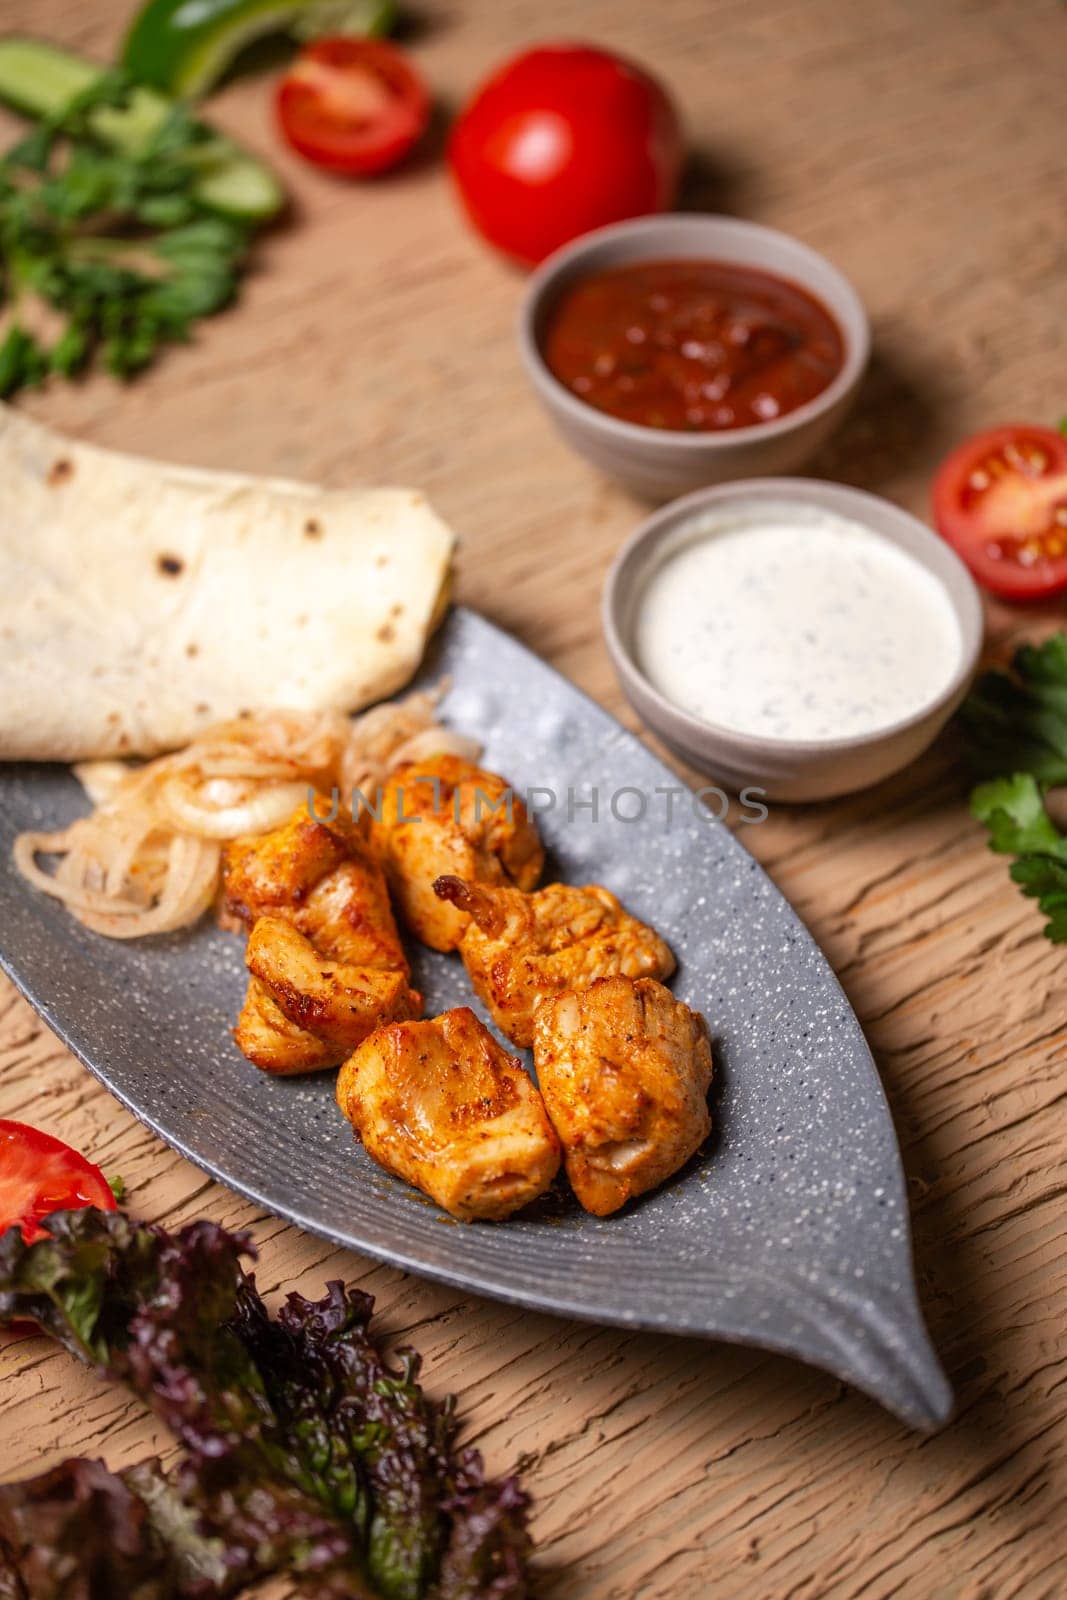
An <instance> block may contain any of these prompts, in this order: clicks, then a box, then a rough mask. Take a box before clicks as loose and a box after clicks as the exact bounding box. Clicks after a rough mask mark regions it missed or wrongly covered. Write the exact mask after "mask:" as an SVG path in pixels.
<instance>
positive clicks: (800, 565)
mask: <svg viewBox="0 0 1067 1600" xmlns="http://www.w3.org/2000/svg"><path fill="white" fill-rule="evenodd" d="M604 628H605V632H606V635H607V640H608V645H609V648H610V650H611V654H612V657H613V659H614V662H615V667H616V671H617V672H618V674H619V678H620V681H621V683H622V687H623V689H624V691H625V693H626V696H627V698H628V699H629V701H630V703H631V705H633V707H634V709H635V710H636V711H637V712H638V714H639V715H640V716H641V717H642V718H643V719H644V720H645V721H646V722H647V723H648V724H649V725H650V727H652V728H653V730H654V731H655V732H656V733H658V734H659V735H660V737H661V738H663V739H664V740H665V741H666V743H667V744H669V745H670V746H671V747H672V748H673V749H675V750H676V751H677V752H678V753H679V754H680V755H682V756H683V757H684V758H685V759H686V760H688V761H690V762H692V763H693V764H694V765H695V766H697V767H699V768H701V769H702V770H704V771H707V772H709V773H710V774H712V775H713V776H714V777H715V778H716V779H717V780H718V781H719V782H721V783H724V784H726V785H727V786H728V787H730V788H733V789H735V790H737V791H742V790H744V789H747V788H753V789H760V790H762V791H763V793H764V794H765V795H766V797H767V798H769V799H772V800H789V801H803V800H823V799H828V798H830V797H831V796H833V795H840V794H847V793H849V792H850V791H852V790H854V789H862V788H865V787H867V786H868V785H869V784H873V783H878V782H879V781H880V780H881V779H883V778H887V777H889V775H890V774H891V773H894V772H897V771H899V770H900V769H901V768H902V767H904V766H906V765H907V764H908V763H909V762H911V761H913V760H915V758H916V757H917V756H919V755H920V754H921V753H922V751H923V750H925V749H926V747H927V746H928V745H929V744H930V742H931V741H932V740H933V739H934V738H935V736H936V735H937V733H938V732H939V731H940V729H941V728H942V727H943V726H944V724H945V722H947V720H948V718H949V717H950V716H951V715H952V713H953V712H954V711H955V710H956V708H957V707H958V706H959V704H960V702H961V700H962V699H963V697H964V695H965V694H966V692H967V688H968V685H969V684H970V681H971V678H972V677H973V675H974V671H975V667H976V665H977V662H978V656H979V652H980V650H981V644H982V628H983V620H982V604H981V601H980V599H979V596H978V591H977V589H976V588H975V585H974V582H973V580H972V578H971V576H970V574H969V573H968V572H967V570H966V568H965V567H964V566H963V564H962V563H961V562H960V561H959V560H958V559H957V557H956V556H955V555H954V554H953V552H952V551H951V550H950V549H949V547H948V545H946V544H945V543H944V541H943V540H941V539H939V538H937V537H936V536H935V535H934V534H932V533H931V532H930V531H929V529H927V528H925V527H924V526H923V524H922V523H921V522H918V521H917V520H916V519H915V518H914V517H911V516H909V515H908V514H907V513H906V512H904V511H901V510H900V509H899V508H898V507H897V506H894V505H891V504H890V503H889V502H888V501H886V500H881V499H879V498H878V497H877V496H876V495H870V494H865V493H863V492H862V491H861V490H859V489H850V488H846V487H844V486H843V485H841V484H835V483H819V482H816V481H813V480H810V479H803V478H761V479H758V480H752V481H749V482H737V483H732V484H727V485H723V486H721V487H718V488H714V489H703V490H700V491H698V492H697V493H696V494H691V495H687V496H686V497H685V498H684V499H682V500H676V501H674V502H673V503H672V504H671V505H669V506H665V507H664V508H663V510H661V511H659V512H657V513H656V515H655V516H653V517H650V518H649V520H648V521H647V522H646V523H644V524H643V525H642V527H640V528H639V529H638V531H637V532H636V533H635V534H634V536H633V538H632V539H630V541H629V543H628V544H626V545H625V546H624V547H623V549H622V550H621V552H620V553H619V556H618V558H617V560H616V561H615V564H614V566H613V567H612V570H611V572H610V574H609V576H608V581H607V585H606V588H605V592H604Z"/></svg>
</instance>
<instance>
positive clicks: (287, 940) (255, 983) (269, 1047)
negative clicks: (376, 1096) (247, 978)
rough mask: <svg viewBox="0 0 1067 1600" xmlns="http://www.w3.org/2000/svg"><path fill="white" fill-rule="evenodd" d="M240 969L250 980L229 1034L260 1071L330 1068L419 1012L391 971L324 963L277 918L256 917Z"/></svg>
mask: <svg viewBox="0 0 1067 1600" xmlns="http://www.w3.org/2000/svg"><path fill="white" fill-rule="evenodd" d="M245 965H246V966H247V968H248V970H249V972H251V974H252V981H251V983H250V984H249V987H248V994H247V996H246V998H245V1004H244V1009H243V1010H242V1012H241V1016H240V1018H239V1020H238V1024H237V1029H236V1037H237V1042H238V1044H240V1045H241V1048H242V1049H244V1051H245V1055H248V1056H250V1059H251V1060H254V1061H255V1064H256V1065H257V1066H259V1067H262V1068H263V1070H264V1071H266V1072H279V1073H284V1074H290V1073H294V1072H313V1071H318V1070H319V1069H320V1068H322V1067H336V1066H337V1065H338V1064H339V1063H340V1062H342V1061H343V1060H344V1058H345V1056H347V1055H349V1054H350V1053H351V1052H352V1051H353V1050H354V1049H355V1048H356V1046H357V1045H358V1044H361V1043H362V1042H363V1040H364V1039H365V1038H366V1037H367V1035H368V1034H369V1033H373V1032H374V1030H375V1028H379V1027H381V1026H382V1024H383V1023H386V1022H397V1021H402V1020H405V1019H407V1018H409V1017H416V1016H418V1014H419V1012H420V1011H421V1009H422V996H421V995H420V994H419V993H418V991H417V990H415V989H412V988H411V987H410V986H409V984H408V981H407V978H406V977H405V975H404V973H403V972H401V971H400V970H399V969H398V968H396V967H392V968H387V967H353V966H347V965H346V964H345V963H344V962H342V961H331V960H330V959H329V957H327V956H322V955H320V954H319V952H318V951H317V950H316V949H315V946H314V945H313V944H312V943H311V941H310V940H308V939H305V938H304V935H303V934H302V933H300V932H299V931H298V930H297V929H296V928H294V927H292V925H291V924H290V923H288V922H285V921H284V920H283V919H282V918H281V917H260V919H259V921H258V922H257V923H256V924H255V926H254V927H253V929H252V932H251V934H250V935H249V939H248V947H247V949H246V951H245ZM246 1043H248V1044H251V1045H252V1047H253V1049H254V1050H255V1054H254V1055H251V1054H250V1051H249V1050H248V1049H245V1044H246Z"/></svg>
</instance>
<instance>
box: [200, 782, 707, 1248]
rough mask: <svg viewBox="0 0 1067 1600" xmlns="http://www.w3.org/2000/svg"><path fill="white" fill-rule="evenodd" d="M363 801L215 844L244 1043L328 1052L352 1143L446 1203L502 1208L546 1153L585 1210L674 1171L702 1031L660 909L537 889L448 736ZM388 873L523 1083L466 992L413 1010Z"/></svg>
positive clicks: (537, 850) (698, 1123)
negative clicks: (676, 985) (455, 1000)
mask: <svg viewBox="0 0 1067 1600" xmlns="http://www.w3.org/2000/svg"><path fill="white" fill-rule="evenodd" d="M325 809H326V807H325V803H323V805H322V807H321V808H320V816H321V815H322V814H324V812H325ZM363 823H364V824H365V825H357V824H355V823H352V822H351V821H349V820H348V819H346V818H341V819H332V820H330V821H321V820H319V817H316V816H314V815H312V814H310V812H309V811H308V810H307V809H302V810H301V811H300V812H298V813H297V814H296V815H295V816H294V817H292V818H291V819H290V821H289V822H288V823H287V824H286V825H285V826H284V827H282V828H280V829H278V830H276V831H275V832H274V833H271V834H267V835H265V836H262V837H259V838H255V839H249V840H242V841H238V842H237V843H236V844H235V845H233V846H231V847H230V849H229V851H228V855H227V861H226V870H225V877H224V884H225V901H224V904H225V909H226V912H227V913H228V915H229V916H230V918H231V919H233V920H234V921H236V922H239V923H241V924H243V925H244V926H245V927H246V928H247V929H248V930H249V938H248V946H247V952H246V963H247V965H248V968H249V971H250V974H251V978H250V983H249V989H248V995H247V998H246V1001H245V1005H244V1008H243V1010H242V1013H241V1017H240V1019H239V1022H238V1025H237V1028H236V1029H235V1037H236V1039H237V1042H238V1044H239V1045H240V1047H241V1049H242V1050H243V1051H244V1052H245V1054H246V1055H247V1056H248V1057H249V1058H250V1059H251V1060H252V1061H254V1062H255V1064H256V1065H257V1066H260V1067H262V1068H263V1069H264V1070H266V1071H270V1072H276V1073H285V1074H291V1073H298V1072H311V1071H317V1070H320V1069H321V1068H325V1067H333V1066H337V1065H338V1064H339V1063H342V1062H343V1063H344V1064H343V1066H342V1067H341V1072H340V1074H339V1077H338V1083H337V1099H338V1104H339V1105H340V1107H341V1110H342V1111H343V1112H344V1114H345V1116H346V1117H347V1118H348V1119H349V1121H350V1122H351V1124H352V1126H353V1129H354V1131H355V1133H356V1136H357V1138H359V1139H360V1140H361V1141H362V1142H363V1144H364V1146H365V1148H366V1149H367V1151H368V1153H369V1154H370V1155H371V1156H372V1157H373V1158H374V1159H375V1160H376V1161H377V1162H378V1163H379V1164H380V1165H381V1166H383V1167H385V1168H386V1169H387V1170H388V1171H390V1172H392V1173H394V1174H395V1175H396V1176H398V1177H400V1178H403V1179H405V1180H406V1181H407V1182H409V1183H412V1184H414V1185H416V1186H417V1187H418V1188H421V1189H422V1190H424V1192H425V1193H427V1194H429V1195H430V1196H431V1197H432V1198H433V1199H434V1200H435V1201H437V1203H438V1204H439V1205H441V1206H442V1207H443V1208H444V1209H445V1210H447V1211H449V1212H451V1214H452V1215H453V1216H456V1217H458V1218H461V1219H462V1220H474V1219H478V1218H480V1219H493V1220H496V1219H500V1218H502V1217H505V1216H509V1215H511V1214H512V1213H513V1212H515V1211H517V1210H519V1209H520V1208H521V1207H522V1206H524V1205H526V1204H528V1203H529V1202H530V1201H531V1200H533V1199H536V1198H537V1197H538V1196H539V1195H541V1194H543V1193H544V1192H545V1191H546V1190H547V1188H548V1187H549V1186H550V1185H551V1183H552V1181H553V1179H554V1178H555V1176H556V1173H557V1171H558V1169H559V1166H560V1162H561V1158H562V1160H563V1162H564V1163H565V1166H566V1170H567V1173H568V1176H569V1177H570V1180H571V1183H572V1185H573V1187H574V1190H575V1193H576V1194H577V1196H578V1198H579V1200H580V1201H581V1203H582V1204H583V1205H584V1206H585V1207H586V1209H588V1210H590V1211H592V1212H594V1213H596V1214H597V1215H607V1214H608V1213H609V1212H612V1211H615V1210H617V1209H618V1208H619V1207H620V1206H622V1205H624V1204H625V1203H626V1202H627V1201H628V1200H629V1199H631V1198H633V1197H634V1196H635V1195H638V1194H641V1193H643V1192H645V1191H646V1190H648V1189H650V1188H653V1187H655V1186H656V1185H657V1184H659V1183H661V1182H662V1181H663V1180H664V1179H665V1178H667V1177H669V1176H670V1174H671V1173H672V1172H675V1171H677V1169H678V1168H679V1167H680V1166H681V1165H682V1164H683V1163H684V1162H685V1161H686V1160H688V1158H689V1157H690V1156H691V1155H692V1154H693V1152H694V1151H695V1150H696V1149H697V1148H698V1146H699V1145H700V1144H701V1143H702V1141H703V1140H704V1139H705V1138H706V1137H707V1134H708V1132H709V1129H710V1118H709V1115H708V1110H707V1101H706V1096H707V1091H708V1086H709V1083H710V1079H711V1051H710V1045H709V1042H708V1033H707V1028H706V1026H705V1024H704V1021H703V1018H702V1017H700V1016H699V1014H698V1013H696V1012H693V1011H691V1010H690V1009H689V1007H688V1006H685V1005H684V1004H683V1003H682V1002H681V1001H679V1000H676V999H675V998H674V996H673V995H671V994H670V992H669V991H668V990H667V989H665V988H664V987H663V986H662V984H661V983H660V982H659V980H660V979H663V978H666V977H669V976H670V974H671V972H673V970H674V965H675V963H674V957H673V955H672V954H671V951H670V950H669V948H668V947H667V945H666V944H665V942H664V941H663V940H662V939H661V938H660V936H659V935H658V934H657V933H656V932H655V930H654V929H652V928H650V927H648V926H646V925H645V924H644V923H642V922H640V921H639V920H638V919H637V918H636V917H633V916H631V915H630V913H629V912H627V911H626V910H625V909H624V907H623V906H622V905H620V903H619V901H618V900H617V899H616V898H615V896H614V895H612V894H611V893H610V892H609V891H608V890H607V889H604V888H601V887H600V886H599V885H589V886H586V887H584V888H574V887H570V886H567V885H563V884H558V883H557V884H549V885H548V886H546V887H544V888H542V889H537V887H536V885H537V880H538V878H539V876H540V874H541V871H542V869H543V864H544V851H543V849H542V845H541V840H540V838H539V836H538V832H537V828H536V825H535V823H534V822H533V820H532V818H531V817H530V816H529V815H528V813H527V811H526V808H525V806H524V805H523V803H522V801H521V799H520V798H519V796H518V795H517V794H515V793H514V792H513V791H512V790H511V789H510V788H509V787H508V785H507V783H506V781H505V780H504V779H503V778H501V777H500V776H498V775H497V774H495V773H492V772H488V771H486V770H484V769H482V768H481V767H478V766H477V765H475V764H474V763H473V762H471V761H468V760H467V759H465V758H464V757H461V756H456V755H451V754H450V755H439V756H435V757H432V758H430V759H428V760H427V759H424V760H421V761H419V762H417V763H411V764H409V765H407V766H405V767H400V768H398V769H397V770H396V772H395V773H394V774H393V775H392V777H391V779H390V781H389V783H388V785H387V787H386V789H385V790H384V792H383V794H382V796H381V797H380V803H379V804H378V805H377V806H376V807H375V810H374V814H373V815H372V816H370V817H369V818H365V819H363ZM390 893H391V894H392V897H393V900H394V901H395V904H396V906H397V909H398V911H399V914H400V918H401V920H402V922H403V923H404V924H405V925H406V927H407V928H408V929H409V930H410V931H411V933H413V934H414V935H415V937H416V938H418V939H419V940H420V941H421V942H423V943H425V944H427V945H429V946H430V947H431V948H433V949H436V950H442V951H449V950H456V949H458V951H459V953H460V956H461V958H462V960H463V963H464V965H465V967H466V970H467V973H468V975H469V977H470V980H471V983H472V986H473V988H474V990H475V992H476V993H477V995H478V996H479V998H480V999H481V1000H482V1001H483V1003H484V1004H485V1006H486V1008H487V1009H488V1011H489V1014H490V1016H491V1017H492V1019H493V1021H494V1022H495V1023H496V1025H497V1026H498V1027H499V1029H500V1030H501V1032H502V1033H503V1034H505V1035H506V1037H507V1038H508V1039H510V1040H511V1041H512V1043H514V1044H516V1045H519V1046H521V1047H524V1048H525V1047H530V1046H532V1047H533V1050H534V1062H535V1068H536V1070H537V1073H538V1079H539V1082H540V1089H538V1087H537V1086H536V1085H535V1084H534V1083H533V1081H532V1080H531V1078H530V1077H529V1076H528V1074H527V1073H526V1072H525V1071H524V1069H523V1067H522V1064H521V1062H520V1060H519V1059H518V1057H516V1056H513V1055H510V1054H508V1053H507V1051H505V1050H504V1049H502V1047H501V1046H500V1044H499V1043H498V1042H497V1040H496V1039H495V1038H494V1037H493V1035H492V1034H491V1033H490V1031H489V1030H488V1028H486V1027H485V1026H484V1024H483V1023H481V1022H480V1021H479V1020H478V1018H477V1017H476V1016H475V1015H474V1013H473V1012H472V1011H470V1010H469V1008H467V1007H465V1006H460V1007H457V1008H455V1009H453V1010H451V1011H448V1012H446V1013H444V1014H443V1015H442V1016H439V1017H436V1018H432V1019H426V1020H423V1019H422V997H421V995H420V994H419V993H418V991H417V990H416V989H414V988H413V987H412V986H411V979H410V968H409V966H408V962H407V959H406V956H405V954H404V950H403V946H402V944H401V941H400V938H399V935H398V933H397V928H396V923H395V922H394V920H393V913H392V907H391V904H390Z"/></svg>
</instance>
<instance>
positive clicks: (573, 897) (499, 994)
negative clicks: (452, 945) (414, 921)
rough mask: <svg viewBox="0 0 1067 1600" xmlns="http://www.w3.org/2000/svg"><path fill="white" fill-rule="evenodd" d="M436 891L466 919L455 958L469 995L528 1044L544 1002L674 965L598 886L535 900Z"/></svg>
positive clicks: (542, 892)
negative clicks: (466, 980) (621, 976)
mask: <svg viewBox="0 0 1067 1600" xmlns="http://www.w3.org/2000/svg"><path fill="white" fill-rule="evenodd" d="M434 891H435V893H437V894H438V895H440V897H441V899H442V900H448V901H450V902H451V904H453V905H457V906H459V907H460V908H461V909H462V910H464V911H466V912H468V913H469V915H470V917H471V922H470V924H469V926H468V928H467V931H466V933H465V934H464V935H463V942H462V944H461V945H460V947H459V949H460V955H461V956H462V957H463V964H464V966H465V967H466V969H467V972H468V974H469V976H470V980H471V983H472V984H473V985H474V991H475V993H476V994H477V995H478V997H479V999H480V1000H481V1001H482V1002H483V1003H484V1004H485V1005H486V1006H487V1007H488V1010H489V1013H490V1015H491V1016H492V1018H493V1021H494V1022H495V1023H496V1025H497V1027H498V1028H499V1029H500V1030H501V1032H502V1033H506V1034H507V1036H508V1038H509V1039H510V1040H511V1041H512V1042H513V1043H514V1044H517V1045H522V1046H524V1047H525V1046H528V1045H530V1044H531V1043H532V1042H533V1020H534V1012H535V1011H536V1010H537V1007H538V1005H539V1004H540V1003H541V1001H542V1000H544V999H545V998H546V997H548V996H550V995H555V994H559V993H561V991H562V990H564V989H580V988H583V987H584V986H585V985H587V984H590V983H592V982H593V980H594V979H595V978H604V977H608V976H610V975H611V974H612V973H617V972H618V973H623V974H625V976H626V977H628V978H643V977H650V978H667V977H669V976H670V974H671V973H672V972H673V971H674V957H673V955H672V954H671V952H670V950H669V948H668V947H667V945H666V944H665V943H664V941H663V940H662V939H661V938H660V936H659V934H658V933H656V931H655V930H654V929H653V928H649V927H646V925H645V924H644V923H643V922H638V920H637V918H636V917H632V916H630V914H629V912H628V911H625V910H624V909H623V907H622V906H621V905H620V904H619V902H618V900H616V898H615V896H614V895H613V894H611V893H610V892H609V891H608V890H607V889H602V888H601V887H600V886H599V884H595V883H594V884H589V885H587V886H586V887H585V888H584V889H576V888H571V887H570V886H569V885H568V884H564V883H550V884H548V885H547V886H546V887H545V888H544V889H538V890H537V892H536V893H535V894H522V893H520V891H519V890H517V889H495V888H487V887H486V886H485V885H482V884H472V883H465V882H464V881H463V880H462V879H460V878H453V877H444V878H438V880H437V882H436V883H435V884H434Z"/></svg>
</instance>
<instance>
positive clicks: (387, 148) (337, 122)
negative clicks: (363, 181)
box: [278, 37, 430, 178]
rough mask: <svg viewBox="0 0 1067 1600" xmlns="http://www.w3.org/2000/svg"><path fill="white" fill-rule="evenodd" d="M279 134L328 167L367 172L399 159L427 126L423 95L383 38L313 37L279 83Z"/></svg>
mask: <svg viewBox="0 0 1067 1600" xmlns="http://www.w3.org/2000/svg"><path fill="white" fill-rule="evenodd" d="M278 119H279V121H280V122H281V126H282V132H283V133H284V134H285V137H286V138H287V139H288V141H289V143H290V144H291V145H292V147H293V149H294V150H297V151H299V153H300V154H301V155H302V156H305V157H306V158H307V160H308V161H312V162H314V164H315V166H317V167H324V168H325V169H326V171H328V172H337V173H342V174H344V175H345V176H348V177H361V178H366V177H371V176H372V175H373V174H374V173H377V172H386V171H388V169H389V168H390V167H395V166H396V165H397V163H398V162H400V161H402V160H403V159H404V157H405V156H406V155H407V153H408V151H409V150H410V149H411V148H412V146H413V145H415V144H417V142H418V141H419V139H421V137H422V135H423V134H424V133H425V132H426V127H427V124H428V123H429V120H430V96H429V94H428V93H427V91H426V86H425V84H424V83H423V81H422V79H421V78H420V77H419V75H418V73H417V72H416V71H415V69H414V67H413V66H412V65H411V64H410V62H409V61H408V60H407V58H406V57H405V56H403V55H401V53H400V51H399V50H398V49H397V48H396V46H395V45H391V44H387V43H386V41H385V40H384V39H356V38H346V37H337V38H330V39H318V40H316V42H315V43H314V44H312V45H309V46H308V48H307V49H306V50H304V51H302V52H301V54H300V55H299V56H298V57H297V59H296V60H295V61H294V62H293V65H292V66H291V67H290V69H289V71H288V72H287V73H286V74H285V77H284V78H283V79H282V81H281V83H280V85H279V87H278Z"/></svg>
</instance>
